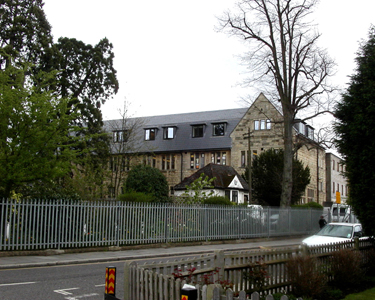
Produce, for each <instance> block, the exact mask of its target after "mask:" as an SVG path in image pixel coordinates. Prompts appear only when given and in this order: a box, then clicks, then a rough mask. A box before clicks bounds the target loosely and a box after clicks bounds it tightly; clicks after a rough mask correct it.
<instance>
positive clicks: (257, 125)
mask: <svg viewBox="0 0 375 300" xmlns="http://www.w3.org/2000/svg"><path fill="white" fill-rule="evenodd" d="M266 129H267V130H270V129H271V120H268V119H267V120H255V121H254V130H266Z"/></svg>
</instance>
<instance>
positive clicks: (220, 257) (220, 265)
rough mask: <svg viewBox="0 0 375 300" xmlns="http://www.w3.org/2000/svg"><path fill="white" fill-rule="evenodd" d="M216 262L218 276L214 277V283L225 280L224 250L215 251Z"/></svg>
mask: <svg viewBox="0 0 375 300" xmlns="http://www.w3.org/2000/svg"><path fill="white" fill-rule="evenodd" d="M214 253H215V260H214V267H215V269H216V270H217V271H218V273H217V274H215V275H214V277H216V278H214V282H216V281H217V280H219V279H220V278H222V279H224V267H225V257H224V251H223V250H215V251H214Z"/></svg>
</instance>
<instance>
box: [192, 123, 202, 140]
mask: <svg viewBox="0 0 375 300" xmlns="http://www.w3.org/2000/svg"><path fill="white" fill-rule="evenodd" d="M192 130H193V132H192V136H193V138H198V137H203V133H204V125H203V124H200V125H192Z"/></svg>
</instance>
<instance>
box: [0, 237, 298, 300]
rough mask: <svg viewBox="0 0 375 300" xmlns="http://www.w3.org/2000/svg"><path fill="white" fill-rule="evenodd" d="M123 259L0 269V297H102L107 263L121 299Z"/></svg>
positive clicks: (33, 299)
mask: <svg viewBox="0 0 375 300" xmlns="http://www.w3.org/2000/svg"><path fill="white" fill-rule="evenodd" d="M261 244H263V245H267V247H275V246H280V245H285V246H286V245H288V244H289V245H292V244H295V241H293V240H288V241H287V240H277V241H271V242H270V241H268V242H258V243H252V245H253V246H256V247H259V246H260V245H261ZM237 246H239V245H237ZM212 247H214V246H212ZM226 247H227V248H228V249H232V250H235V247H236V245H233V244H228V245H226ZM192 248H194V247H191V248H190V251H191V249H192ZM159 251H160V250H159ZM157 254H158V249H155V256H153V257H157ZM182 255H183V254H182V253H179V254H178V256H182ZM184 256H185V255H184ZM186 256H193V255H186ZM170 258H171V256H169V257H164V258H161V259H157V260H158V261H160V260H168V259H170ZM0 259H1V258H0ZM127 259H129V258H127ZM133 260H134V259H133ZM150 260H151V261H153V260H155V258H148V259H145V258H142V259H140V260H138V261H139V262H144V261H150ZM124 261H125V260H117V261H112V262H107V263H102V262H101V263H86V264H79V265H77V264H75V265H61V266H48V267H33V268H22V269H1V270H0V300H19V299H26V300H44V299H53V300H64V299H67V300H78V299H88V300H99V299H100V300H103V299H104V288H105V269H106V267H108V266H114V267H116V271H117V272H116V275H117V276H116V297H117V298H119V299H124V289H123V277H124V270H123V269H124Z"/></svg>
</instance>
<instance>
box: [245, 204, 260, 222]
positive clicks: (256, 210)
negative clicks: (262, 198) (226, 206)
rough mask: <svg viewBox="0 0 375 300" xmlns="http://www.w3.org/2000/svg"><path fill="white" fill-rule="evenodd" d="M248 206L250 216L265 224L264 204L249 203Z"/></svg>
mask: <svg viewBox="0 0 375 300" xmlns="http://www.w3.org/2000/svg"><path fill="white" fill-rule="evenodd" d="M247 207H248V208H250V212H248V216H249V217H251V218H252V219H253V220H256V221H257V222H259V223H261V224H262V225H264V212H263V207H262V205H258V204H249V205H248V206H247Z"/></svg>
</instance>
